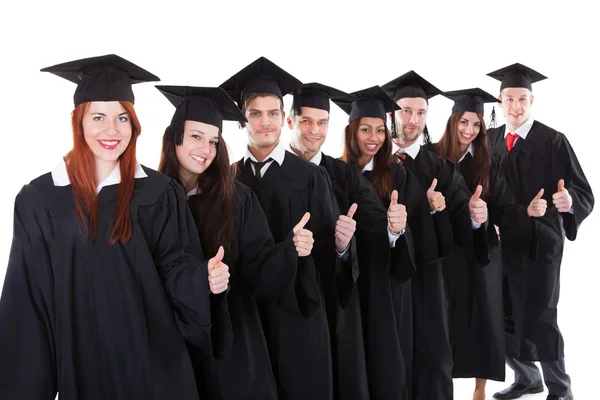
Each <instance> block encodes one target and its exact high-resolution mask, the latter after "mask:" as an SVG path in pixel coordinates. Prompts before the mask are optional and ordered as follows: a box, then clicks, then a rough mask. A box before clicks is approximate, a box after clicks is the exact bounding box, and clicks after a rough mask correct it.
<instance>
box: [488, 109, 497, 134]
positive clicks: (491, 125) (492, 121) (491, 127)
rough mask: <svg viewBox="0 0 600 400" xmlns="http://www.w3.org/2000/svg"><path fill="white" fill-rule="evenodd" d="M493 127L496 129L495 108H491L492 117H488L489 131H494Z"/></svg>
mask: <svg viewBox="0 0 600 400" xmlns="http://www.w3.org/2000/svg"><path fill="white" fill-rule="evenodd" d="M495 127H496V106H494V107H492V115H491V116H490V126H489V129H494V128H495Z"/></svg>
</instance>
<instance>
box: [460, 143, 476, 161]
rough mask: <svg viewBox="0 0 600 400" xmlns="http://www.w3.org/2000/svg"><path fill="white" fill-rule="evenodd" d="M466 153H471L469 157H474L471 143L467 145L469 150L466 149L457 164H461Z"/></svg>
mask: <svg viewBox="0 0 600 400" xmlns="http://www.w3.org/2000/svg"><path fill="white" fill-rule="evenodd" d="M467 153H471V157H474V156H475V149H474V148H473V142H471V143H469V148H468V149H467V151H466V152H465V154H463V156H462V157H461V158H460V160H458V162H461V161H462V160H464V158H465V157H466V156H467Z"/></svg>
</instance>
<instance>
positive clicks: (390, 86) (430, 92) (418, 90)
mask: <svg viewBox="0 0 600 400" xmlns="http://www.w3.org/2000/svg"><path fill="white" fill-rule="evenodd" d="M381 88H382V89H383V91H385V92H386V93H387V94H388V96H390V97H391V98H392V99H393V100H394V101H398V100H400V99H403V98H405V97H422V98H424V99H425V100H428V99H430V98H432V97H433V96H436V95H438V94H440V93H442V91H441V90H439V89H438V88H436V87H435V86H433V85H432V84H431V83H429V82H427V81H426V80H425V79H423V77H421V75H419V74H417V73H416V72H415V71H408V72H407V73H405V74H404V75H401V76H399V77H398V78H396V79H393V80H391V81H389V82H388V83H386V84H385V85H383V86H382V87H381Z"/></svg>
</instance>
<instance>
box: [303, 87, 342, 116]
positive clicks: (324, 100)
mask: <svg viewBox="0 0 600 400" xmlns="http://www.w3.org/2000/svg"><path fill="white" fill-rule="evenodd" d="M293 94H294V101H293V102H292V108H293V109H294V111H295V112H296V114H297V115H300V114H301V110H300V108H301V107H311V108H318V109H321V110H325V111H327V112H329V110H330V107H329V100H330V99H331V98H341V97H343V96H346V95H347V94H346V93H344V92H342V91H341V90H337V89H334V88H332V87H330V86H325V85H321V84H320V83H306V84H304V85H302V86H300V87H299V88H297V89H296V90H294V92H293Z"/></svg>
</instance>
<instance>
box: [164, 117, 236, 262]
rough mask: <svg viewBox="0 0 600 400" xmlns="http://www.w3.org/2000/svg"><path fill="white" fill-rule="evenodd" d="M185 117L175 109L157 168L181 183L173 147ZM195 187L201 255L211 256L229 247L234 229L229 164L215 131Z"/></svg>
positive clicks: (233, 208)
mask: <svg viewBox="0 0 600 400" xmlns="http://www.w3.org/2000/svg"><path fill="white" fill-rule="evenodd" d="M184 126H185V116H184V115H183V113H178V112H177V111H176V112H175V115H174V116H173V120H171V125H169V126H168V127H167V129H165V134H164V135H163V145H162V151H161V157H160V164H159V167H158V170H159V171H160V172H162V173H163V174H165V175H167V176H168V177H170V178H172V179H174V180H176V181H177V182H179V184H181V185H182V186H183V182H182V181H181V178H180V177H179V166H180V164H179V160H178V159H177V153H176V150H175V146H180V145H181V143H182V142H183V133H184ZM198 190H199V191H200V193H201V195H199V196H195V200H194V202H193V210H192V211H193V213H192V214H193V215H194V220H195V222H196V226H197V228H198V232H199V234H200V240H201V242H202V249H203V251H204V254H205V256H207V257H209V256H212V255H214V254H215V253H216V252H217V250H218V249H219V246H223V248H224V249H225V250H227V249H230V248H232V247H233V246H232V245H233V243H232V242H233V239H234V229H235V204H234V202H235V201H234V195H235V183H234V174H233V170H232V167H231V166H230V165H229V155H228V154H227V145H226V144H225V140H224V139H223V137H222V135H221V131H220V130H219V141H218V144H217V154H216V156H215V159H214V160H213V162H212V163H211V164H210V166H209V167H208V168H207V169H206V171H204V172H203V173H202V175H200V176H198Z"/></svg>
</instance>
